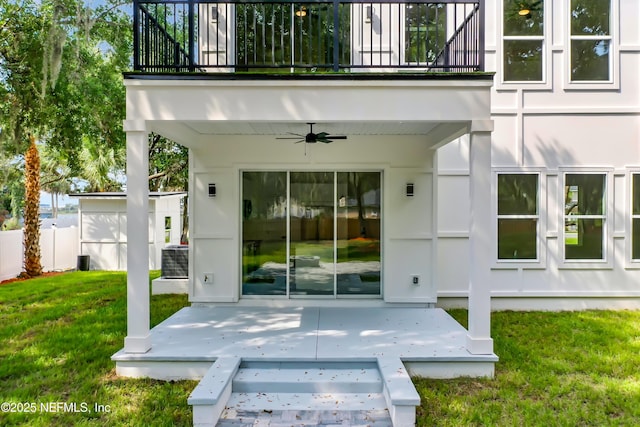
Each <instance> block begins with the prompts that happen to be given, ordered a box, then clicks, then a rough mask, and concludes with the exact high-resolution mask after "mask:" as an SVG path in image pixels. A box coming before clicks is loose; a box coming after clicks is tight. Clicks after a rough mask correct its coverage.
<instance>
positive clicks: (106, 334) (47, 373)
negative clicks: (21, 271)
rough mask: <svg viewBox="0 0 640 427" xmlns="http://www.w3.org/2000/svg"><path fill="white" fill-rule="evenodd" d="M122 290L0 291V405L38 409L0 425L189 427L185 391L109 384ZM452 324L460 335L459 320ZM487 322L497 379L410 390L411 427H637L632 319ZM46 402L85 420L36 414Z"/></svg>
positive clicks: (599, 315)
mask: <svg viewBox="0 0 640 427" xmlns="http://www.w3.org/2000/svg"><path fill="white" fill-rule="evenodd" d="M125 280H126V279H125V275H124V274H123V273H109V272H75V273H66V274H63V275H60V276H55V277H48V278H41V279H34V280H29V281H25V282H18V283H13V284H9V285H4V286H0V341H1V342H2V345H1V346H0V398H2V401H3V402H10V403H11V404H13V405H14V406H16V407H17V405H19V404H25V403H26V404H31V403H36V404H37V408H36V409H37V410H36V412H35V413H21V414H18V413H3V412H0V425H32V426H68V425H79V426H83V425H108V426H112V425H119V426H120V425H121V426H141V425H144V426H181V425H190V424H191V409H190V407H189V406H188V405H187V402H186V400H187V397H188V395H189V393H190V392H191V390H192V389H193V387H195V384H196V382H195V381H179V382H162V381H155V380H145V379H124V378H118V377H116V375H115V370H114V364H113V362H111V360H110V359H109V357H110V356H111V355H112V354H113V353H115V352H116V351H117V350H119V349H120V348H121V347H122V343H123V339H124V336H125V333H126V301H125V297H126V283H125ZM186 304H187V301H186V297H185V296H182V295H156V296H152V298H151V317H152V325H155V324H157V323H159V322H160V321H162V320H163V319H165V318H166V317H168V316H169V315H171V314H172V313H173V312H175V311H176V310H178V309H179V308H180V307H182V306H184V305H186ZM451 313H452V315H453V316H454V317H456V318H457V319H458V321H460V322H461V323H462V324H463V325H466V322H467V319H466V311H462V310H455V311H452V312H451ZM492 322H493V323H492V329H493V337H494V340H495V352H496V353H497V354H498V355H499V356H500V362H499V363H498V364H497V365H496V378H494V379H468V378H463V379H456V380H429V379H418V378H416V379H415V384H416V387H417V389H418V391H419V393H420V395H421V397H422V405H421V407H420V408H418V411H417V417H418V426H522V425H524V426H589V425H593V426H633V425H638V420H640V403H638V402H640V369H639V366H640V312H638V311H585V312H562V313H547V312H545V313H541V312H530V313H521V312H498V313H493V315H492ZM57 402H61V403H67V404H72V403H76V409H77V410H78V411H82V409H83V406H82V404H83V403H84V404H85V405H87V407H88V408H87V409H88V411H87V412H68V411H67V412H65V411H64V408H61V410H62V412H55V413H54V412H45V411H43V410H42V408H41V406H40V405H41V404H45V405H50V406H49V407H51V405H53V408H56V406H55V405H56V404H57ZM95 404H98V405H102V407H103V409H104V410H103V411H101V412H96V411H95V410H94V409H95V407H94V405H95ZM68 409H69V408H68ZM107 409H108V410H107ZM89 411H91V412H89Z"/></svg>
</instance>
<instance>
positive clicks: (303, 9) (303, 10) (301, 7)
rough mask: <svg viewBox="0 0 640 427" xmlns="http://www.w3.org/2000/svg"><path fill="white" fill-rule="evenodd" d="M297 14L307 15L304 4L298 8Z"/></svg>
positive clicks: (299, 15) (301, 16)
mask: <svg viewBox="0 0 640 427" xmlns="http://www.w3.org/2000/svg"><path fill="white" fill-rule="evenodd" d="M296 16H297V17H298V18H304V17H305V16H307V8H306V7H304V6H300V9H298V10H296Z"/></svg>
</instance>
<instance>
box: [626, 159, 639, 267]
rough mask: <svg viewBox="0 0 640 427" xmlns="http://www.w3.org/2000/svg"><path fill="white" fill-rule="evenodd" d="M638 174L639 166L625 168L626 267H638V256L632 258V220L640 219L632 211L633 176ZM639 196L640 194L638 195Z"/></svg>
mask: <svg viewBox="0 0 640 427" xmlns="http://www.w3.org/2000/svg"><path fill="white" fill-rule="evenodd" d="M634 175H638V176H640V168H630V169H628V170H627V177H626V183H627V186H628V191H627V206H628V208H627V209H626V210H625V211H626V212H625V215H626V218H627V220H626V221H625V223H626V224H627V227H626V230H625V242H626V251H625V252H626V261H627V262H626V268H629V269H640V258H633V220H634V219H640V213H637V214H634V213H633V196H634V195H633V176H634ZM639 197H640V195H639Z"/></svg>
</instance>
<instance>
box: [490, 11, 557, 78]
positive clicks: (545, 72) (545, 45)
mask: <svg viewBox="0 0 640 427" xmlns="http://www.w3.org/2000/svg"><path fill="white" fill-rule="evenodd" d="M505 1H506V0H501V1H500V2H498V3H499V5H498V7H497V9H498V11H497V13H498V17H497V20H496V22H497V24H498V29H499V30H498V31H499V33H498V34H499V35H500V41H499V43H498V45H497V49H498V55H497V56H498V61H499V62H498V64H497V66H498V68H499V73H498V75H499V76H500V78H499V80H498V84H497V86H498V88H501V89H512V88H514V87H522V86H523V87H526V88H527V89H539V90H545V89H551V84H552V81H551V80H552V79H551V78H550V76H551V69H550V66H551V58H550V55H551V49H550V42H549V40H550V34H551V33H550V31H551V30H550V29H549V27H550V26H551V24H552V19H551V18H552V15H551V13H552V11H551V9H552V7H551V6H552V4H551V3H550V2H548V1H547V0H543V2H542V4H543V14H542V22H543V30H542V35H535V36H530V35H528V36H527V35H525V36H508V35H505V28H504V17H505V16H504V15H505ZM514 40H515V41H541V42H542V53H541V56H542V61H541V62H542V63H541V67H542V70H541V71H542V79H541V80H506V79H505V65H504V59H505V51H506V49H505V41H514Z"/></svg>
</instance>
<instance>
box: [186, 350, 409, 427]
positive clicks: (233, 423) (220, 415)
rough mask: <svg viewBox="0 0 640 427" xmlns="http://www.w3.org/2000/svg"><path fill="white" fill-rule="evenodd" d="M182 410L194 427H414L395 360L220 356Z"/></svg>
mask: <svg viewBox="0 0 640 427" xmlns="http://www.w3.org/2000/svg"><path fill="white" fill-rule="evenodd" d="M189 404H190V405H192V406H193V419H194V425H195V426H203V427H204V426H207V427H213V426H216V425H217V426H218V427H247V426H271V427H284V426H300V427H303V426H317V427H327V426H337V425H351V426H365V425H369V426H381V427H388V426H391V425H393V426H395V427H409V426H414V425H415V407H416V406H417V405H419V404H420V397H419V395H418V393H417V392H416V390H415V388H414V387H413V384H412V382H411V379H410V378H409V375H408V373H407V372H406V369H405V368H404V366H403V364H402V362H401V361H400V359H397V358H382V357H381V358H378V359H377V361H375V362H364V361H348V362H346V361H344V362H319V361H299V362H291V361H287V362H255V361H254V362H247V361H241V359H240V358H238V357H227V358H219V359H218V360H216V362H215V363H214V364H213V365H212V367H211V368H210V369H209V371H208V372H207V373H206V374H205V376H204V377H203V379H202V381H200V383H199V384H198V386H196V388H195V389H194V391H193V392H192V393H191V396H190V397H189ZM272 414H279V415H277V416H276V418H273V415H272ZM323 414H324V415H323ZM323 417H324V418H323ZM267 418H268V419H267ZM284 418H287V419H286V420H285V419H284ZM325 419H326V420H325ZM265 420H266V421H265ZM290 421H296V422H293V423H291V422H290ZM372 421H375V423H374V422H372Z"/></svg>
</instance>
